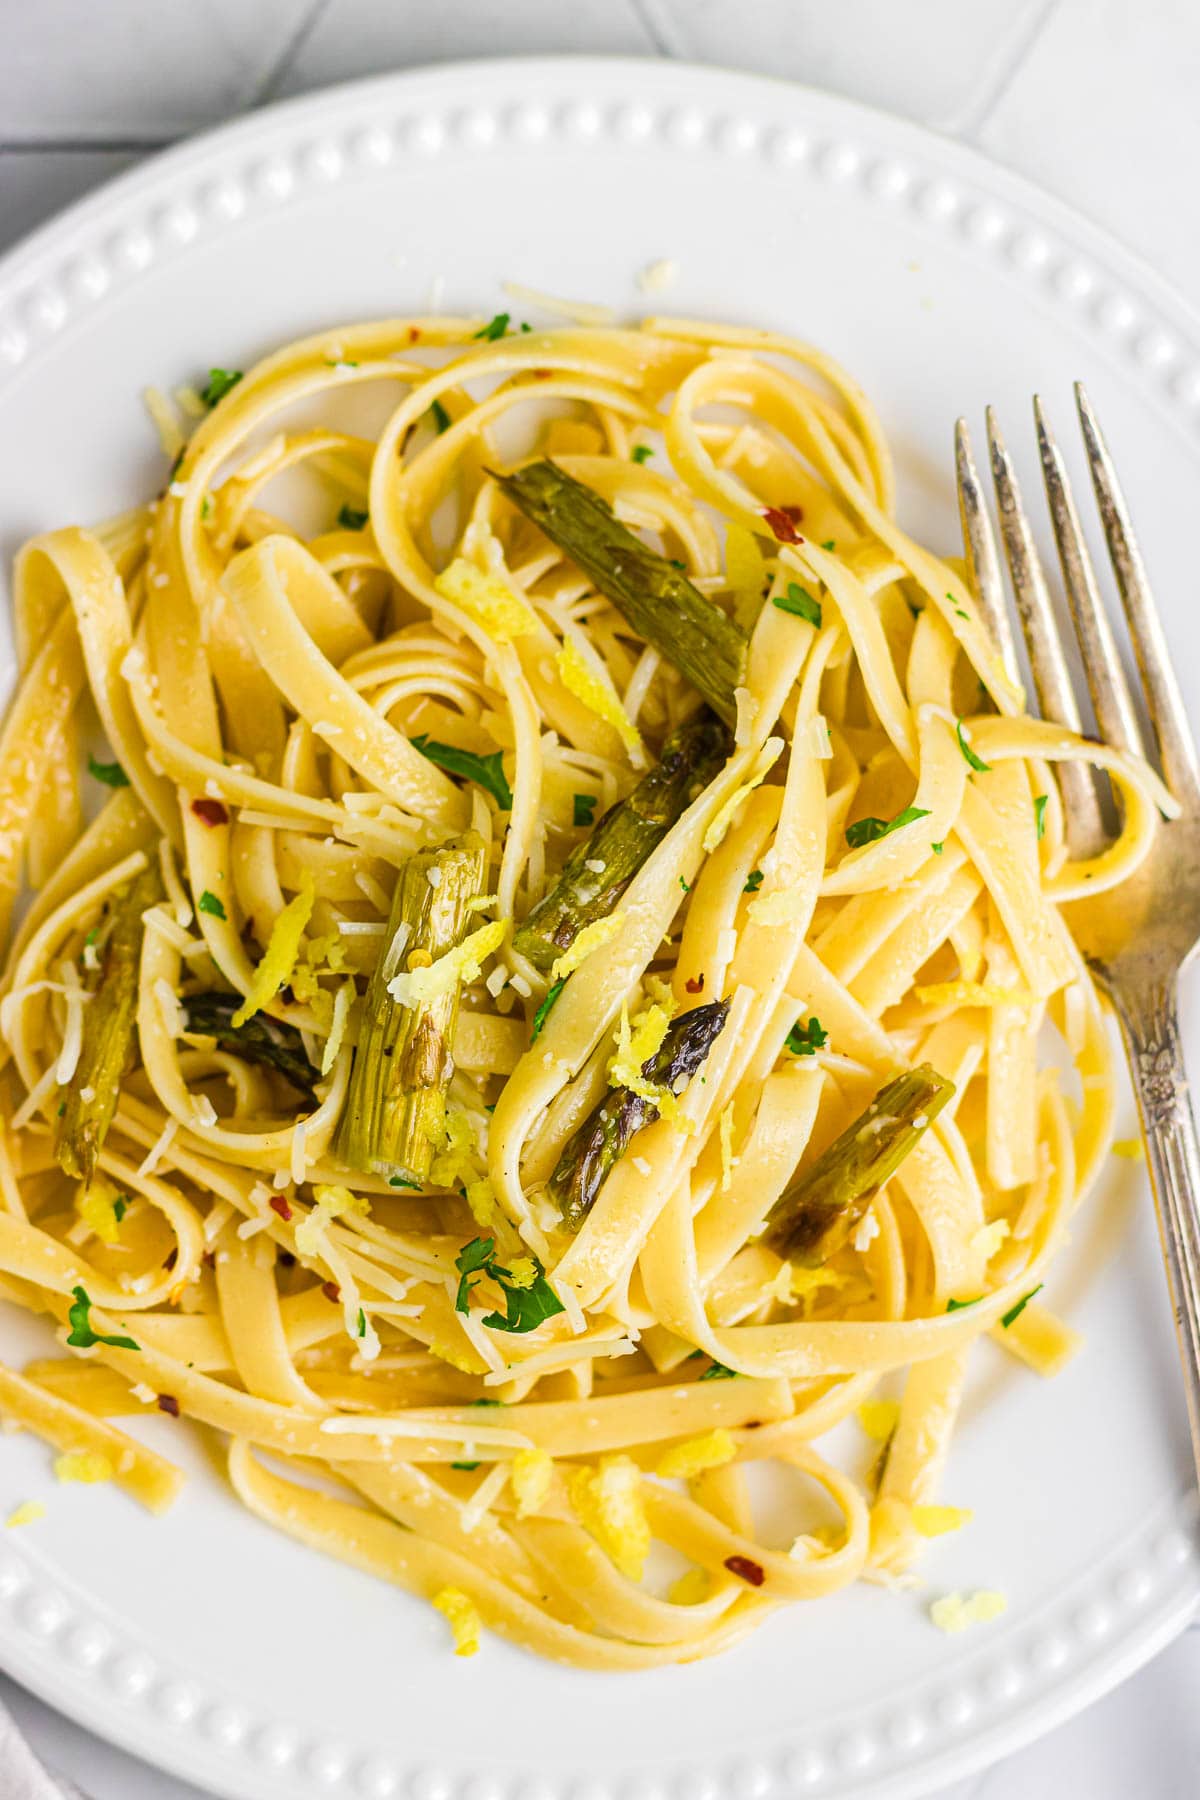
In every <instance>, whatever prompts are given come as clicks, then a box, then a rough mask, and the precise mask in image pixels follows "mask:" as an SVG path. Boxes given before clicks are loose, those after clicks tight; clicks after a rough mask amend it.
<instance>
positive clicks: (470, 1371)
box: [429, 1338, 487, 1375]
mask: <svg viewBox="0 0 1200 1800" xmlns="http://www.w3.org/2000/svg"><path fill="white" fill-rule="evenodd" d="M429 1354H430V1356H436V1357H437V1359H438V1361H439V1362H444V1363H446V1364H447V1365H448V1366H449V1367H450V1368H451V1369H458V1370H460V1371H461V1373H462V1374H464V1375H483V1374H485V1373H486V1372H487V1365H486V1363H485V1362H484V1361H483V1359H482V1357H479V1356H473V1355H472V1354H471V1352H470V1351H469V1350H457V1349H455V1347H454V1345H453V1344H447V1343H446V1342H445V1341H444V1340H443V1339H442V1338H434V1340H433V1342H432V1344H430V1346H429Z"/></svg>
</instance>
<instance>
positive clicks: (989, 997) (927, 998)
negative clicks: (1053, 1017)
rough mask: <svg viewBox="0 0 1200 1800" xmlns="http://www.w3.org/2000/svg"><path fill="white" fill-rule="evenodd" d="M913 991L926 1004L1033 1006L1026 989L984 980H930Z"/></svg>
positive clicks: (1030, 995) (1031, 996) (1032, 1000)
mask: <svg viewBox="0 0 1200 1800" xmlns="http://www.w3.org/2000/svg"><path fill="white" fill-rule="evenodd" d="M913 993H914V994H915V995H916V997H917V999H918V1000H920V1001H922V1002H923V1003H924V1004H925V1005H926V1006H1032V1005H1033V1004H1034V997H1033V995H1032V994H1031V993H1030V991H1029V989H1028V988H1021V987H996V986H995V985H994V984H993V983H991V982H987V981H931V982H929V983H927V984H926V985H925V986H923V987H915V988H914V989H913Z"/></svg>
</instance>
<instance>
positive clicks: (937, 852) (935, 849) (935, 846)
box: [929, 842, 946, 856]
mask: <svg viewBox="0 0 1200 1800" xmlns="http://www.w3.org/2000/svg"><path fill="white" fill-rule="evenodd" d="M929 848H930V849H931V850H932V851H933V854H934V855H935V856H940V855H941V854H942V851H943V850H944V849H945V848H946V845H945V843H944V842H943V843H940V844H930V846H929Z"/></svg>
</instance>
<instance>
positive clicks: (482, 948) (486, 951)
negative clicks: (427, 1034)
mask: <svg viewBox="0 0 1200 1800" xmlns="http://www.w3.org/2000/svg"><path fill="white" fill-rule="evenodd" d="M507 930H508V921H507V920H506V919H493V920H492V921H491V922H490V923H489V924H487V925H481V926H480V927H479V929H478V931H471V932H468V933H467V935H466V937H465V938H464V939H463V941H462V943H461V944H456V945H455V947H454V949H453V950H447V951H446V953H445V955H444V956H439V957H438V958H437V961H436V962H431V963H430V964H428V966H427V967H426V968H423V969H402V970H401V971H400V973H399V974H398V975H394V976H393V977H392V979H391V981H389V982H388V993H389V994H390V995H391V996H392V999H393V1000H398V1001H399V1002H400V1005H401V1006H427V1005H428V1004H429V1002H430V1001H431V1000H437V999H440V998H441V996H442V995H443V994H449V993H451V992H453V990H454V988H455V987H456V986H457V985H458V983H459V982H461V983H462V984H463V986H464V987H467V986H469V985H470V983H471V982H472V981H478V980H479V977H480V975H481V973H482V972H483V965H484V962H485V961H486V959H487V958H488V957H489V956H491V955H492V954H493V953H494V952H495V951H497V950H498V949H499V948H500V946H501V944H502V943H503V942H504V934H505V932H506V931H507ZM580 936H581V937H582V936H583V933H582V932H581V933H580Z"/></svg>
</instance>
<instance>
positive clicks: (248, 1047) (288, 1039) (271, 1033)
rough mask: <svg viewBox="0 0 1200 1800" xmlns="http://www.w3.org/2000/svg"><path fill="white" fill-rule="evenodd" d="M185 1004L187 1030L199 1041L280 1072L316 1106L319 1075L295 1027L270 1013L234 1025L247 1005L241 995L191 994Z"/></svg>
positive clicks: (258, 1014)
mask: <svg viewBox="0 0 1200 1800" xmlns="http://www.w3.org/2000/svg"><path fill="white" fill-rule="evenodd" d="M183 1004H184V1008H185V1010H186V1012H187V1028H188V1030H189V1031H190V1032H192V1033H193V1034H194V1035H195V1036H196V1037H211V1038H215V1039H216V1040H217V1043H218V1044H220V1046H221V1048H222V1049H223V1050H232V1052H233V1053H234V1055H235V1056H240V1057H241V1058H242V1059H243V1061H245V1062H252V1063H263V1064H265V1066H266V1067H267V1068H269V1069H277V1070H278V1071H279V1073H280V1074H281V1075H283V1076H285V1077H286V1079H287V1080H288V1081H290V1082H291V1084H292V1086H293V1087H294V1088H297V1089H299V1091H300V1093H302V1094H303V1095H304V1098H305V1099H306V1100H307V1101H310V1102H311V1103H313V1104H315V1102H316V1095H315V1094H314V1092H313V1087H314V1084H315V1083H316V1082H317V1081H319V1080H320V1075H319V1073H318V1071H317V1070H316V1069H314V1068H313V1066H312V1064H311V1063H310V1062H309V1060H308V1057H307V1056H306V1055H305V1053H304V1039H303V1038H302V1037H301V1036H300V1033H299V1032H298V1031H297V1030H296V1028H295V1026H294V1025H286V1024H284V1023H283V1022H282V1021H281V1020H279V1019H273V1018H271V1017H270V1016H269V1015H268V1014H267V1013H255V1015H254V1017H253V1018H252V1019H247V1020H246V1022H245V1024H244V1025H237V1026H235V1025H233V1024H232V1023H231V1020H232V1018H233V1015H234V1013H235V1012H236V1011H237V1010H238V1008H239V1007H241V1006H242V1005H244V1004H245V1002H244V1000H243V997H242V995H241V994H221V993H215V992H214V993H209V994H189V995H188V996H187V998H186V999H185V1000H184V1002H183Z"/></svg>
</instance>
